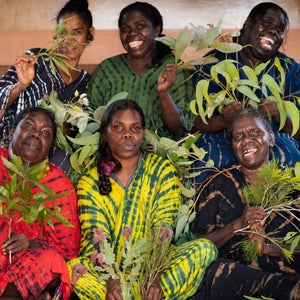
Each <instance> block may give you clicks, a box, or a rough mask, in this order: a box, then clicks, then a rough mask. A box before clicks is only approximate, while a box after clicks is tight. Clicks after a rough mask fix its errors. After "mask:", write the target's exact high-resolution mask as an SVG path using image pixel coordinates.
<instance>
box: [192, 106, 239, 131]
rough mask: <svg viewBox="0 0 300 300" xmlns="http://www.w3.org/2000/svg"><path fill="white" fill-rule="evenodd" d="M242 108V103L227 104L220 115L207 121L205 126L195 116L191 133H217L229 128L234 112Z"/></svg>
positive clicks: (198, 117)
mask: <svg viewBox="0 0 300 300" xmlns="http://www.w3.org/2000/svg"><path fill="white" fill-rule="evenodd" d="M242 108H243V106H242V103H241V102H238V101H235V102H231V103H229V104H227V105H226V106H224V108H223V112H222V114H221V115H213V116H212V117H210V118H209V119H207V120H206V121H207V124H205V123H204V122H203V121H202V119H201V118H200V116H197V118H196V120H195V123H194V126H193V127H192V130H191V132H192V133H194V132H201V133H213V132H219V131H221V130H224V129H227V128H228V126H229V124H230V123H229V121H230V119H231V118H232V116H233V115H234V113H235V112H236V111H239V110H241V109H242Z"/></svg>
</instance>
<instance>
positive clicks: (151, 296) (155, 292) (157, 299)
mask: <svg viewBox="0 0 300 300" xmlns="http://www.w3.org/2000/svg"><path fill="white" fill-rule="evenodd" d="M159 281H160V276H158V277H156V279H155V280H154V281H153V283H152V284H151V286H150V288H149V292H148V295H147V300H161V299H162V298H163V296H164V294H163V291H162V288H161V286H160V283H159Z"/></svg>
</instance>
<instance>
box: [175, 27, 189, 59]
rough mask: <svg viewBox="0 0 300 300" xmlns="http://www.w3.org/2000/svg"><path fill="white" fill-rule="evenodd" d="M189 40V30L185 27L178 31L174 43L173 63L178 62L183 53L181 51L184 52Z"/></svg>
mask: <svg viewBox="0 0 300 300" xmlns="http://www.w3.org/2000/svg"><path fill="white" fill-rule="evenodd" d="M189 39H190V30H189V28H188V27H187V26H186V27H184V28H183V29H182V30H181V31H180V33H179V35H178V38H177V40H176V42H175V63H177V62H178V61H179V59H180V56H181V54H182V53H183V51H184V50H185V48H186V47H187V45H188V43H189Z"/></svg>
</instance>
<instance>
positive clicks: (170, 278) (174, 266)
mask: <svg viewBox="0 0 300 300" xmlns="http://www.w3.org/2000/svg"><path fill="white" fill-rule="evenodd" d="M144 131H145V118H144V115H143V112H142V110H141V108H140V107H139V106H138V105H137V103H136V102H134V101H131V100H118V101H115V102H113V103H112V104H111V105H110V106H109V107H108V108H107V109H106V111H105V113H104V115H103V118H102V121H101V127H100V143H99V152H100V156H101V158H100V161H99V164H98V168H97V167H95V168H93V169H92V170H90V171H89V172H88V173H87V175H86V176H83V177H82V179H81V180H80V181H79V184H78V209H79V219H80V225H81V236H82V238H81V246H80V254H79V258H78V259H73V260H71V261H70V262H69V263H68V264H69V267H70V272H71V273H72V270H71V267H73V268H74V272H76V266H77V264H78V263H80V264H82V265H84V266H85V267H86V268H87V273H86V274H85V275H83V277H82V278H80V279H78V281H77V284H76V285H75V284H74V291H75V292H76V294H77V295H78V296H79V298H80V299H105V298H106V299H122V297H121V287H120V282H119V281H118V280H115V279H109V280H107V281H101V282H99V278H100V275H101V273H100V272H99V271H96V270H94V269H93V264H92V263H91V255H92V254H93V253H94V252H95V251H96V250H97V249H96V248H95V245H94V241H93V240H94V238H95V236H96V235H95V233H94V230H95V229H97V228H103V229H104V231H103V234H104V235H106V237H107V239H108V242H109V243H111V245H112V247H113V250H114V253H115V255H116V261H117V263H118V264H119V265H120V263H121V262H122V255H121V253H122V251H123V250H124V238H122V230H124V229H125V228H126V227H127V226H131V227H132V228H133V232H132V236H131V240H130V243H131V247H134V245H135V244H136V242H137V241H138V240H139V239H142V238H144V237H145V236H146V232H147V230H149V228H146V224H147V222H146V220H147V216H148V215H152V216H153V221H152V223H151V225H150V226H151V231H152V229H153V228H157V227H160V226H163V227H168V228H170V229H173V227H174V221H175V219H176V216H177V212H178V207H179V205H180V204H181V196H180V189H179V180H178V177H177V174H176V169H175V168H174V167H173V166H172V165H171V164H170V163H169V161H166V160H164V159H163V158H162V157H160V156H157V155H155V154H153V153H144V152H142V151H141V147H142V143H143V139H144ZM172 251H173V252H172V254H171V257H172V258H171V259H170V262H169V263H168V265H167V267H166V268H165V269H164V270H163V271H162V273H161V276H160V278H157V280H156V281H155V282H153V284H152V285H151V287H150V290H149V293H148V296H147V299H162V298H163V297H165V298H166V299H186V298H188V297H189V296H192V295H193V294H194V293H195V292H196V290H197V288H198V286H199V284H200V282H201V280H202V279H203V276H204V272H205V269H206V267H207V266H208V265H209V264H210V263H211V262H212V261H213V260H214V259H215V258H216V255H217V253H216V249H215V246H214V245H213V244H212V243H211V242H210V241H208V240H205V239H199V240H196V241H191V242H188V243H184V244H182V245H180V246H176V247H174V250H172ZM73 283H74V282H73ZM135 284H136V283H135ZM133 289H134V290H133V291H132V293H133V294H132V295H133V297H134V299H138V298H137V297H138V296H137V294H136V289H137V285H134V287H133Z"/></svg>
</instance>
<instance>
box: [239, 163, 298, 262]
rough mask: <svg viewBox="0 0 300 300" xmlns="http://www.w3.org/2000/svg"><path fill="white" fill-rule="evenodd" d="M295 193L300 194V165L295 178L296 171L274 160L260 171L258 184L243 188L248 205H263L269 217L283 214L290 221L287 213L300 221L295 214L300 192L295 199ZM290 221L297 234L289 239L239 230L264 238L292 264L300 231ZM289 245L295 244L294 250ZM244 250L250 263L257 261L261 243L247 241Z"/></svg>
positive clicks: (256, 182)
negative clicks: (282, 166)
mask: <svg viewBox="0 0 300 300" xmlns="http://www.w3.org/2000/svg"><path fill="white" fill-rule="evenodd" d="M295 191H300V163H297V164H296V166H295V175H294V173H293V170H292V169H290V168H286V169H284V170H282V169H280V168H278V166H277V163H276V162H275V161H273V162H271V163H270V164H267V165H265V166H264V167H263V168H262V169H261V170H260V171H259V173H258V180H257V181H255V182H254V183H252V184H249V185H247V186H245V187H244V188H243V196H244V199H245V201H246V202H247V203H248V205H250V206H260V207H261V209H262V210H264V211H265V212H266V213H267V216H270V215H271V214H279V215H281V216H282V217H283V218H285V219H287V218H286V217H285V216H284V215H282V212H285V213H287V214H289V215H290V216H291V217H293V218H295V219H296V220H297V221H300V220H299V218H297V216H296V215H295V214H294V212H295V211H297V212H300V209H299V208H298V207H299V204H300V196H299V193H298V196H296V197H292V194H293V193H294V192H295ZM287 220H288V219H287ZM289 221H290V222H291V223H292V224H293V225H294V226H295V228H296V229H297V232H296V233H294V232H289V233H288V234H287V235H286V237H285V238H275V237H273V236H272V235H269V234H266V235H263V234H260V233H258V232H256V231H251V230H248V228H249V227H247V228H244V229H241V230H239V231H240V232H243V233H251V232H252V233H255V234H258V235H260V236H262V237H263V238H265V239H266V240H267V241H269V242H270V243H271V244H272V245H274V246H275V247H278V248H279V249H280V250H281V251H282V253H283V256H284V257H285V258H286V259H287V260H288V261H290V260H292V259H293V256H292V254H293V251H294V249H295V248H296V246H297V245H298V243H299V239H300V237H299V232H300V229H299V228H298V227H297V226H296V225H295V224H294V223H293V222H292V221H291V220H289ZM287 243H290V244H291V247H290V250H287V249H285V248H284V247H283V245H285V244H287ZM243 250H244V253H245V258H246V259H247V260H248V261H253V260H257V258H258V256H259V255H260V252H259V249H258V244H257V242H255V243H251V242H250V241H249V240H248V239H246V240H245V241H243Z"/></svg>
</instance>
